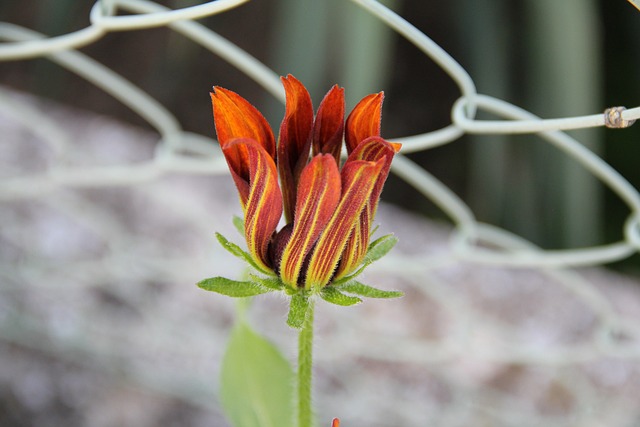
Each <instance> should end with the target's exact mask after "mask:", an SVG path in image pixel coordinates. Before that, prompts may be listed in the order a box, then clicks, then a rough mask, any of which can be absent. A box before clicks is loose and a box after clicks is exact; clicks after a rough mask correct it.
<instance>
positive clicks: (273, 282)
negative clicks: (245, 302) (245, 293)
mask: <svg viewBox="0 0 640 427" xmlns="http://www.w3.org/2000/svg"><path fill="white" fill-rule="evenodd" d="M249 277H250V278H251V280H252V281H254V282H255V283H259V284H260V285H262V286H264V287H265V288H269V289H272V290H274V291H282V290H284V287H285V284H284V283H282V281H281V280H280V279H279V278H277V277H260V276H256V275H254V274H250V275H249Z"/></svg>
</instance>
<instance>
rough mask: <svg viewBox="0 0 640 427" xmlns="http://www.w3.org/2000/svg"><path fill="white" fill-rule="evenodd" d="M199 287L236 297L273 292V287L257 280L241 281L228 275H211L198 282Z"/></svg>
mask: <svg viewBox="0 0 640 427" xmlns="http://www.w3.org/2000/svg"><path fill="white" fill-rule="evenodd" d="M198 287H199V288H201V289H204V290H205V291H211V292H216V293H219V294H222V295H226V296H229V297H234V298H244V297H252V296H255V295H260V294H264V293H267V292H271V289H269V288H266V287H264V286H261V285H259V284H257V283H255V282H239V281H236V280H231V279H227V278H226V277H211V278H209V279H204V280H201V281H200V282H198Z"/></svg>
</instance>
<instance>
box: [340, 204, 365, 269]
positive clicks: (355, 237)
mask: <svg viewBox="0 0 640 427" xmlns="http://www.w3.org/2000/svg"><path fill="white" fill-rule="evenodd" d="M368 206H369V204H368V203H367V207H365V209H362V212H361V213H360V220H359V221H356V223H355V225H354V227H353V231H352V232H351V234H350V236H349V240H347V245H346V246H345V248H344V251H343V252H342V257H341V258H340V264H339V265H338V270H337V271H336V276H335V279H336V280H338V279H340V278H342V277H344V276H346V275H348V274H349V273H351V272H353V271H354V270H355V269H356V268H358V266H359V265H360V264H361V263H362V260H363V259H364V257H365V255H366V254H367V249H368V247H369V235H370V234H371V219H370V213H369V209H368Z"/></svg>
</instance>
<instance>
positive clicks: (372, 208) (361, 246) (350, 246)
mask: <svg viewBox="0 0 640 427" xmlns="http://www.w3.org/2000/svg"><path fill="white" fill-rule="evenodd" d="M398 150H400V144H397V143H390V142H387V141H385V140H384V139H382V138H379V137H375V136H374V137H370V138H367V139H365V140H364V141H362V142H361V143H360V144H358V146H357V147H356V149H355V150H354V151H353V152H352V153H351V154H350V155H349V157H348V158H347V161H346V163H345V166H346V165H348V164H349V163H350V162H354V161H361V160H366V161H370V162H377V161H382V162H383V166H382V169H381V170H380V173H379V174H378V176H377V177H376V178H375V185H374V187H373V190H372V191H371V194H370V196H369V200H368V201H367V205H366V208H365V209H363V210H362V213H361V214H360V220H359V221H357V222H356V225H355V227H354V230H353V232H352V233H351V236H350V237H349V240H348V241H347V245H346V246H345V249H344V252H343V254H342V259H341V260H340V265H339V266H338V270H337V272H336V277H335V278H336V279H340V278H341V277H344V276H346V275H347V274H349V273H351V272H352V271H353V270H355V269H356V268H357V267H358V266H359V265H360V263H361V262H362V260H363V259H364V256H365V255H366V254H367V247H368V245H369V237H370V233H371V223H372V221H373V218H374V217H375V214H376V210H377V207H378V201H379V199H380V193H381V192H382V187H383V186H384V183H385V181H386V179H387V176H388V175H389V168H390V167H391V161H392V160H393V156H394V155H395V153H396V152H398Z"/></svg>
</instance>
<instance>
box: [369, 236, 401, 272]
mask: <svg viewBox="0 0 640 427" xmlns="http://www.w3.org/2000/svg"><path fill="white" fill-rule="evenodd" d="M396 243H398V238H397V237H396V236H394V235H393V234H385V235H384V236H382V237H379V238H377V239H376V240H374V241H373V242H371V243H370V244H369V247H368V248H367V254H366V255H365V256H364V261H363V263H364V264H365V265H369V264H371V263H372V262H375V261H377V260H379V259H380V258H382V257H383V256H385V255H386V254H387V253H388V252H389V251H390V250H391V249H393V247H394V246H395V245H396Z"/></svg>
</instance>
